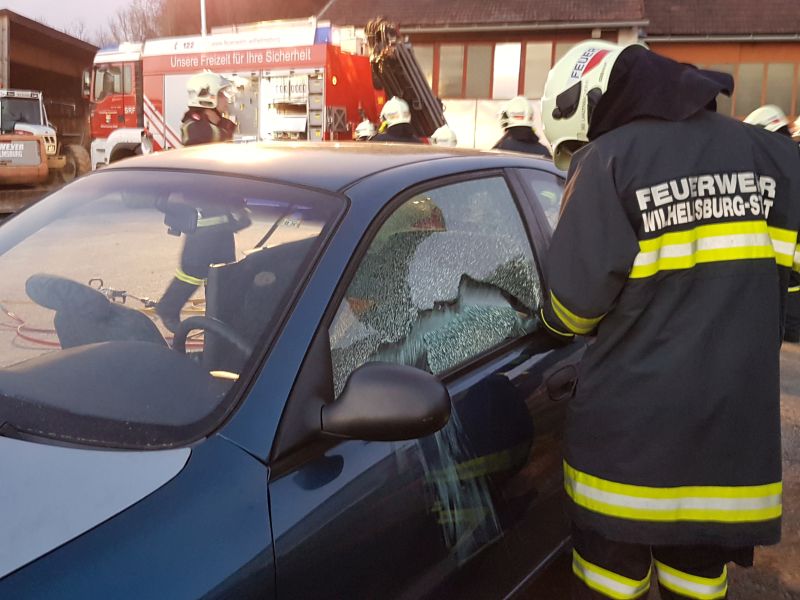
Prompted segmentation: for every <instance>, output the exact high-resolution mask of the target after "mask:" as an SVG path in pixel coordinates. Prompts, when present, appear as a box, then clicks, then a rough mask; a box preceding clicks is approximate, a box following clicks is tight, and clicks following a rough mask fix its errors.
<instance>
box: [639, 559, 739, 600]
mask: <svg viewBox="0 0 800 600" xmlns="http://www.w3.org/2000/svg"><path fill="white" fill-rule="evenodd" d="M655 563H656V572H657V573H658V582H659V583H660V584H661V585H663V586H664V587H665V588H667V589H668V590H671V591H673V592H675V593H676V594H680V595H682V596H686V597H687V598H697V599H698V600H717V599H718V598H724V597H725V594H727V593H728V569H727V567H725V566H723V567H722V575H720V576H719V577H699V576H698V575H692V574H690V573H684V572H683V571H679V570H678V569H675V568H673V567H670V566H669V565H665V564H664V563H662V562H659V561H655Z"/></svg>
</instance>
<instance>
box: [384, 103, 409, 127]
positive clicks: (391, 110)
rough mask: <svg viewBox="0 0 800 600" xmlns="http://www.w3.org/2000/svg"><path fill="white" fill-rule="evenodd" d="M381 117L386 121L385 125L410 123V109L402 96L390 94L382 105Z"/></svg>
mask: <svg viewBox="0 0 800 600" xmlns="http://www.w3.org/2000/svg"><path fill="white" fill-rule="evenodd" d="M381 119H382V120H384V121H386V125H387V127H392V126H393V125H399V124H400V123H411V111H410V110H409V108H408V103H407V102H406V101H405V100H403V99H402V98H398V97H397V96H392V99H391V100H389V101H388V102H386V104H384V105H383V110H381Z"/></svg>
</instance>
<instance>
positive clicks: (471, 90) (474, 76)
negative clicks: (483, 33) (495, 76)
mask: <svg viewBox="0 0 800 600" xmlns="http://www.w3.org/2000/svg"><path fill="white" fill-rule="evenodd" d="M491 79H492V46H491V44H470V45H469V46H467V91H466V97H467V98H488V97H489V91H490V90H489V88H490V85H491Z"/></svg>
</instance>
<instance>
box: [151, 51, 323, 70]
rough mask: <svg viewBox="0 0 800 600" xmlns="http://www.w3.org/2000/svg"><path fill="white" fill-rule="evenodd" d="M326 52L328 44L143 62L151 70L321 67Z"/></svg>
mask: <svg viewBox="0 0 800 600" xmlns="http://www.w3.org/2000/svg"><path fill="white" fill-rule="evenodd" d="M325 53H326V46H325V45H324V44H317V45H314V46H298V47H294V48H264V49H259V50H230V51H226V52H203V53H197V54H169V55H162V56H146V57H144V59H143V61H144V68H145V72H149V73H159V72H161V73H194V72H197V71H202V70H203V69H209V70H211V71H216V70H224V71H238V70H245V69H247V70H263V69H281V68H287V67H294V68H296V67H321V66H324V64H325Z"/></svg>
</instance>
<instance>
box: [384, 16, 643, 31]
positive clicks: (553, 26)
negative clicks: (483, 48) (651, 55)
mask: <svg viewBox="0 0 800 600" xmlns="http://www.w3.org/2000/svg"><path fill="white" fill-rule="evenodd" d="M649 23H650V21H649V20H647V19H642V20H638V21H584V22H558V23H498V24H488V25H487V24H481V25H479V24H475V25H420V26H414V25H403V26H401V27H400V31H401V32H402V33H404V34H411V33H473V32H475V33H483V32H486V33H490V32H493V31H497V32H504V33H505V32H509V31H554V30H558V31H562V30H577V29H630V28H633V27H646V26H647V25H648V24H649Z"/></svg>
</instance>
